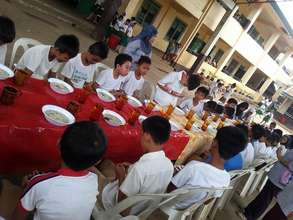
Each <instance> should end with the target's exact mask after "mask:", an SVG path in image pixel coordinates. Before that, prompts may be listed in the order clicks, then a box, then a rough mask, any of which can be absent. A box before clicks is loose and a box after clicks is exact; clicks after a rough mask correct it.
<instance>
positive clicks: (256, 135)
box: [251, 124, 265, 140]
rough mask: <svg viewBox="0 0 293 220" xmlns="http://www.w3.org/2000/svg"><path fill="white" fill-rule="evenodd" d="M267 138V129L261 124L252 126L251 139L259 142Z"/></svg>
mask: <svg viewBox="0 0 293 220" xmlns="http://www.w3.org/2000/svg"><path fill="white" fill-rule="evenodd" d="M263 136H265V129H264V127H263V126H262V125H260V124H253V125H252V126H251V139H252V140H259V139H260V138H261V137H263Z"/></svg>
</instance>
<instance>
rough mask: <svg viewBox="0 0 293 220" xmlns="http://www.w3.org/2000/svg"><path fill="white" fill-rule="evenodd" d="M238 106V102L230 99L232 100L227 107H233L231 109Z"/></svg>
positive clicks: (229, 100)
mask: <svg viewBox="0 0 293 220" xmlns="http://www.w3.org/2000/svg"><path fill="white" fill-rule="evenodd" d="M237 104H238V102H237V100H236V99H234V98H230V99H228V101H227V103H226V106H228V107H231V108H236V107H237Z"/></svg>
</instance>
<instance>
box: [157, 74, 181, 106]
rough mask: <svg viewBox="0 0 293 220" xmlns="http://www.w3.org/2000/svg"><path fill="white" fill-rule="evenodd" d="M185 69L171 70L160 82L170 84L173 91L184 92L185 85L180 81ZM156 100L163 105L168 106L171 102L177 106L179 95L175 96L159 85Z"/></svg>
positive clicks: (165, 84) (164, 84)
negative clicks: (179, 70)
mask: <svg viewBox="0 0 293 220" xmlns="http://www.w3.org/2000/svg"><path fill="white" fill-rule="evenodd" d="M182 74H183V71H181V72H171V73H169V74H168V75H166V76H165V77H164V78H163V79H161V80H160V81H159V82H158V83H159V84H160V85H163V86H168V87H169V88H170V89H171V90H172V91H174V92H178V93H182V92H183V89H184V86H183V85H182V84H181V83H180V81H181V78H182ZM154 100H155V101H156V102H157V103H159V104H160V105H161V106H167V105H169V104H171V105H173V106H175V105H176V104H177V100H178V97H176V96H173V95H171V94H169V93H167V92H165V91H163V90H162V89H160V88H159V87H158V86H157V89H156V93H155V98H154Z"/></svg>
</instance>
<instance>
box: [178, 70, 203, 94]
mask: <svg viewBox="0 0 293 220" xmlns="http://www.w3.org/2000/svg"><path fill="white" fill-rule="evenodd" d="M200 81H201V77H200V76H198V75H195V74H188V73H186V72H185V71H184V73H183V74H182V78H181V84H182V85H183V86H186V87H187V88H188V90H194V89H196V88H197V87H198V86H199V85H200Z"/></svg>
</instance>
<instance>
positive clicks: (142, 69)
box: [122, 56, 152, 97]
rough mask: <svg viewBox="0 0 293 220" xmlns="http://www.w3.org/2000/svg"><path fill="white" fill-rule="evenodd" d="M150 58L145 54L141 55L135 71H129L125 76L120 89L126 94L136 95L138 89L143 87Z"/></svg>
mask: <svg viewBox="0 0 293 220" xmlns="http://www.w3.org/2000/svg"><path fill="white" fill-rule="evenodd" d="M151 63H152V61H151V59H150V58H149V57H147V56H141V57H140V59H139V60H138V63H137V67H136V70H135V71H130V72H129V74H128V75H127V76H126V78H125V81H124V83H123V86H122V89H123V90H124V92H125V93H126V94H127V95H130V96H134V97H138V96H139V91H140V90H141V89H142V88H143V84H144V78H143V77H144V76H145V75H146V74H147V73H148V71H149V70H150V67H151Z"/></svg>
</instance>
